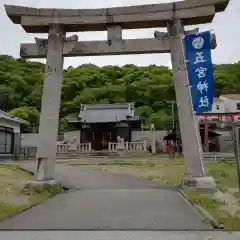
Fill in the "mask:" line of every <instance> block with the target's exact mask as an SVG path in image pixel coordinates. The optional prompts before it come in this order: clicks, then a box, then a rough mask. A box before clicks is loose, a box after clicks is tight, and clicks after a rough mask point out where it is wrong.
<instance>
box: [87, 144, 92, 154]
mask: <svg viewBox="0 0 240 240" xmlns="http://www.w3.org/2000/svg"><path fill="white" fill-rule="evenodd" d="M91 151H92V143H91V142H89V143H88V152H91Z"/></svg>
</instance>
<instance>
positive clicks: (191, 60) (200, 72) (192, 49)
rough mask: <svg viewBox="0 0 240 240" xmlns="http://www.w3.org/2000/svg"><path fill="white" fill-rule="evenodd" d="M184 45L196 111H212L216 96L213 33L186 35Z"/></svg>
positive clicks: (196, 112)
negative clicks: (212, 46)
mask: <svg viewBox="0 0 240 240" xmlns="http://www.w3.org/2000/svg"><path fill="white" fill-rule="evenodd" d="M184 45H185V57H186V65H187V71H188V78H189V84H190V86H191V95H192V104H193V110H194V113H195V114H199V113H203V112H210V111H211V110H212V104H213V98H214V93H213V81H214V78H213V64H212V57H211V33H210V32H203V33H198V34H189V35H186V36H185V37H184Z"/></svg>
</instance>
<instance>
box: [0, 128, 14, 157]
mask: <svg viewBox="0 0 240 240" xmlns="http://www.w3.org/2000/svg"><path fill="white" fill-rule="evenodd" d="M13 141H14V135H13V129H12V128H7V127H2V126H0V154H4V153H5V154H11V153H13Z"/></svg>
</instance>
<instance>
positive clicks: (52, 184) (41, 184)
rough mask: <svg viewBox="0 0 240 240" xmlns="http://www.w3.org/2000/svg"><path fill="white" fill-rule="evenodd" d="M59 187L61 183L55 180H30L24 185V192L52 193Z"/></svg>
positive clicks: (60, 187) (57, 190)
mask: <svg viewBox="0 0 240 240" xmlns="http://www.w3.org/2000/svg"><path fill="white" fill-rule="evenodd" d="M61 189H62V186H61V184H60V183H58V182H57V181H56V180H42V181H39V180H31V181H28V182H27V183H26V184H25V185H24V191H26V192H37V193H42V192H48V193H49V194H52V195H55V194H57V193H59V192H60V191H61Z"/></svg>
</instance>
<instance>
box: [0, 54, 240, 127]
mask: <svg viewBox="0 0 240 240" xmlns="http://www.w3.org/2000/svg"><path fill="white" fill-rule="evenodd" d="M44 68H45V66H44V64H42V63H36V62H29V61H25V60H23V59H14V58H12V57H10V56H3V55H2V56H0V109H1V110H4V111H7V112H11V113H12V114H14V115H15V116H18V117H21V118H24V119H26V120H28V121H30V122H31V123H32V124H37V123H38V119H39V111H40V106H41V94H42V85H43V76H44ZM221 93H240V62H239V63H236V64H226V65H216V66H215V95H216V96H218V95H219V94H221ZM174 98H175V96H174V88H173V85H172V73H171V70H170V69H168V68H167V67H158V66H154V65H152V66H148V67H136V66H134V65H125V66H123V67H118V66H105V67H97V66H95V65H81V66H79V67H76V68H72V67H70V68H68V69H66V70H64V74H63V87H62V104H61V112H60V117H61V119H62V120H61V122H62V123H63V119H64V118H65V117H67V116H76V115H77V113H78V112H79V108H80V104H81V103H114V102H135V103H136V104H135V105H136V108H137V114H139V115H141V116H144V117H146V119H147V122H148V123H155V126H156V127H157V128H165V127H167V124H168V123H169V122H170V119H171V104H169V102H168V101H171V100H174Z"/></svg>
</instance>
